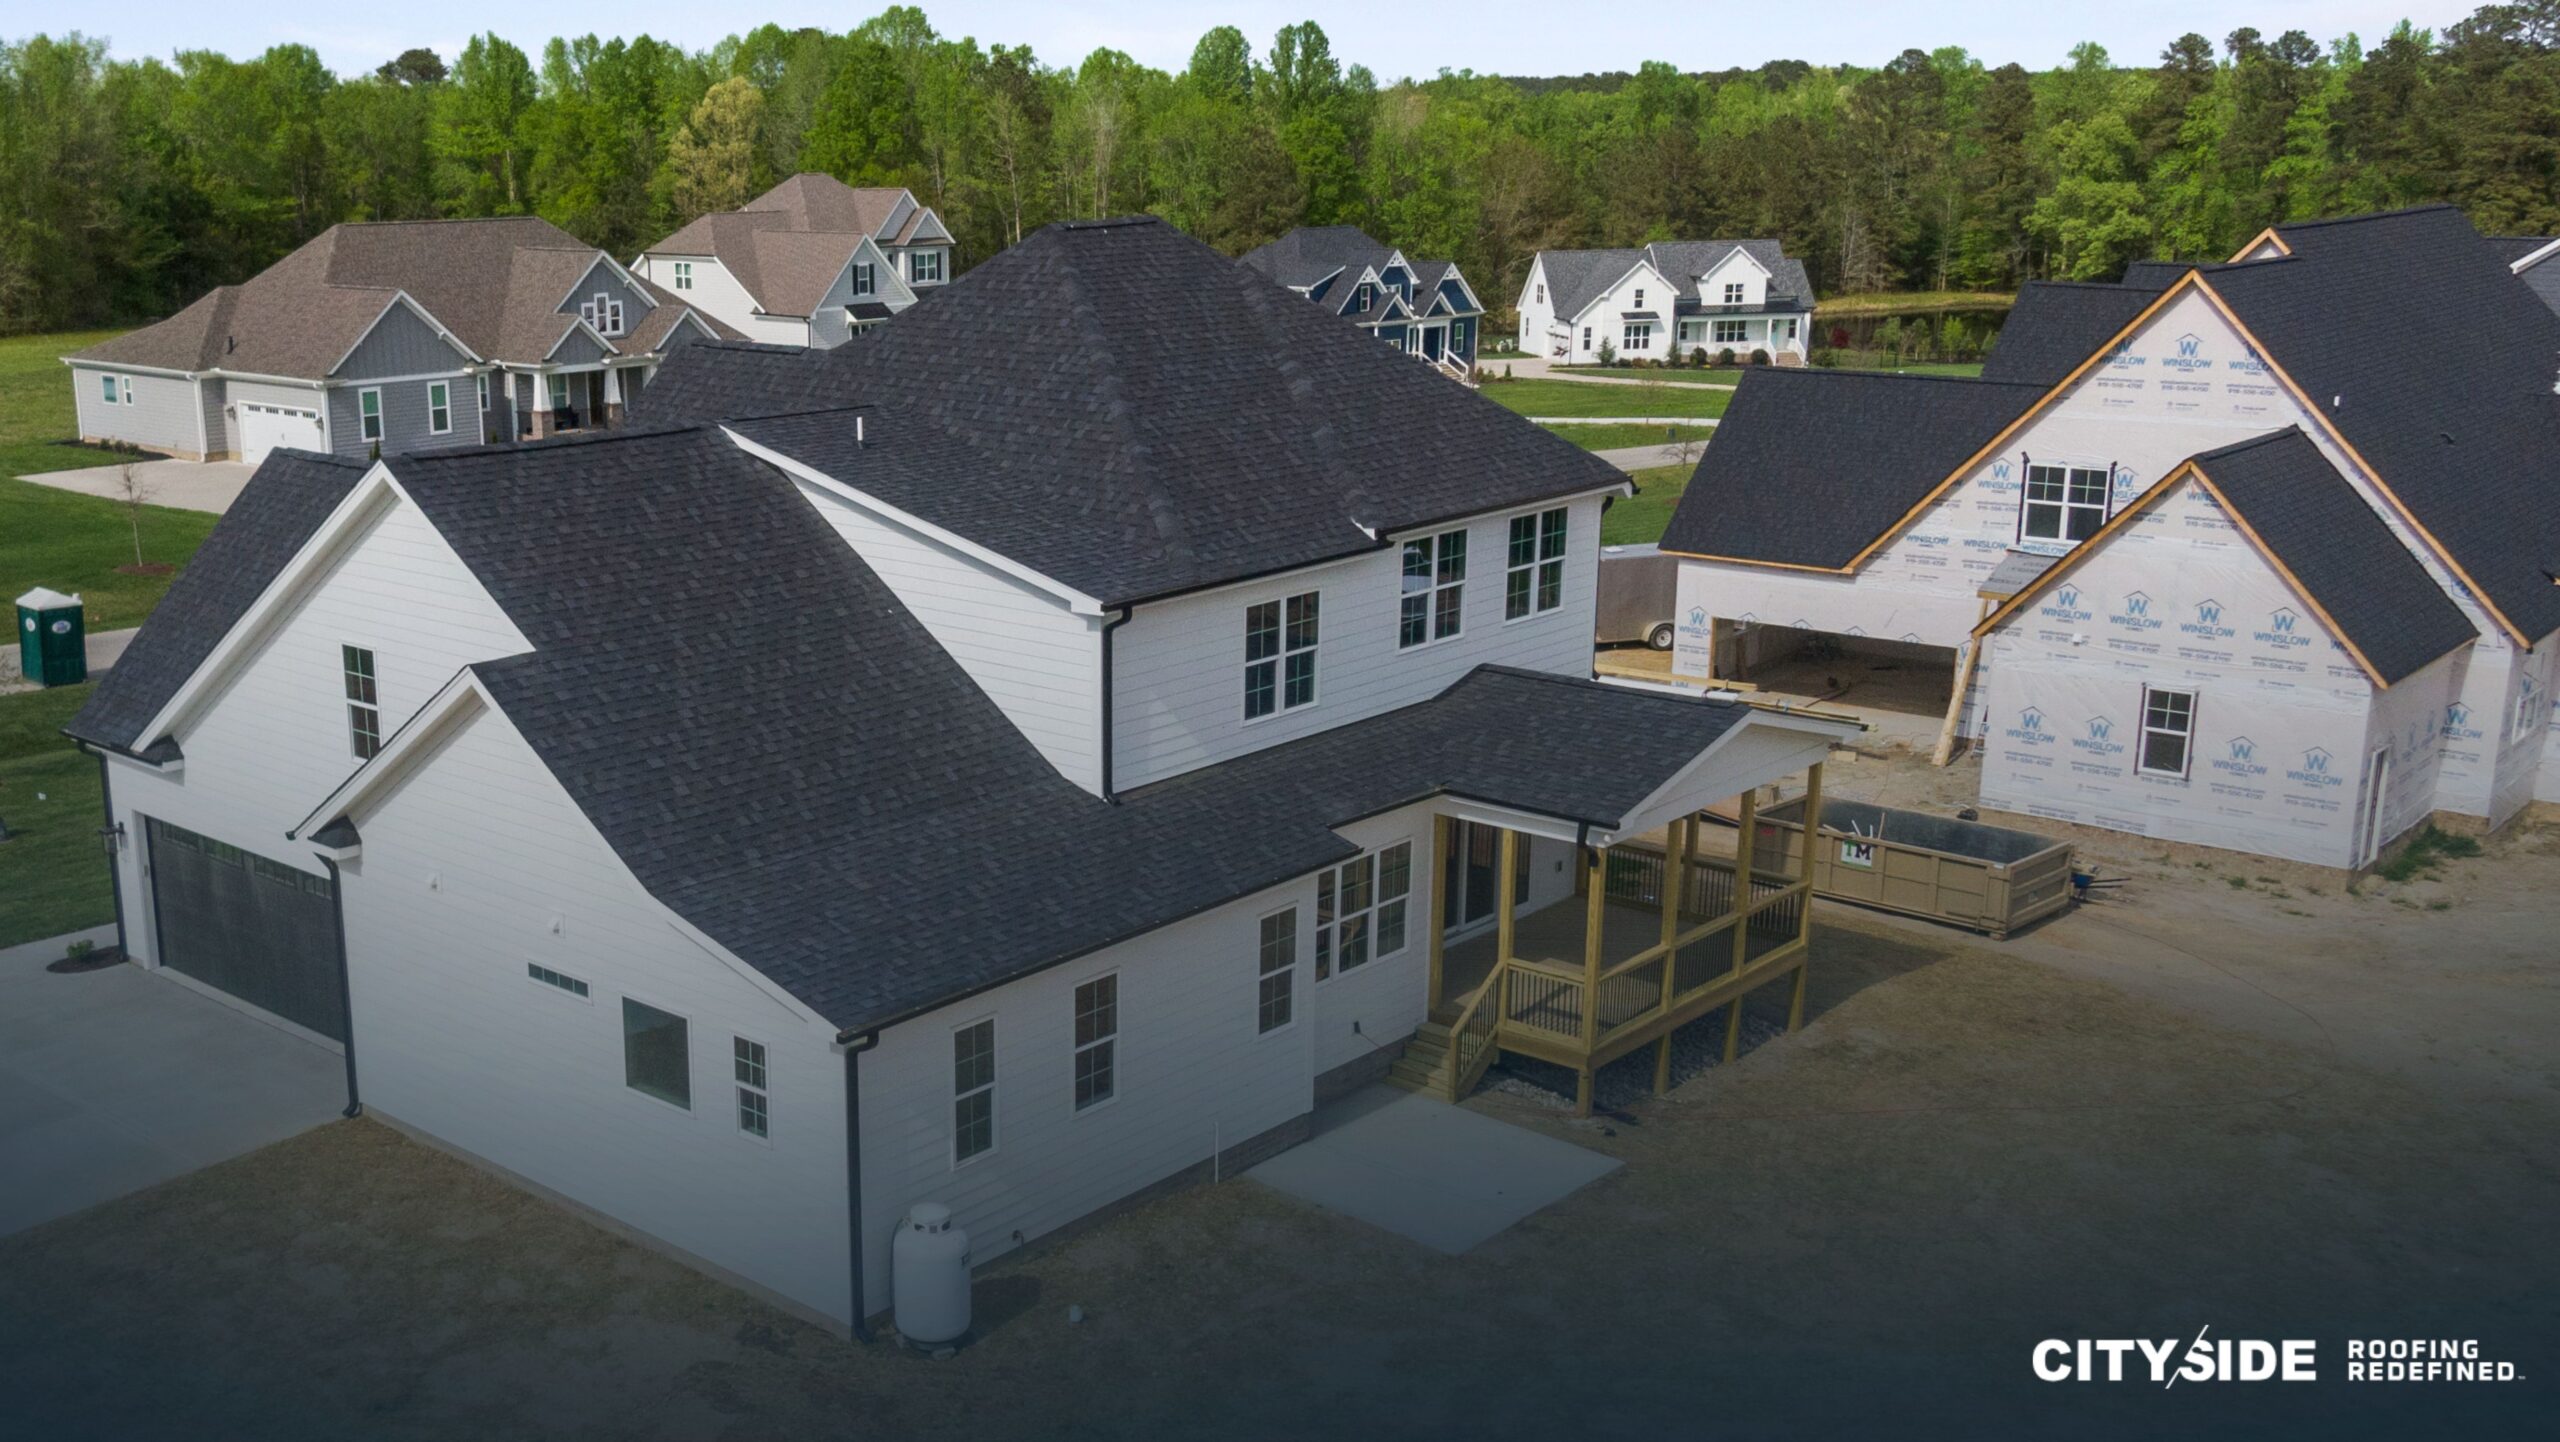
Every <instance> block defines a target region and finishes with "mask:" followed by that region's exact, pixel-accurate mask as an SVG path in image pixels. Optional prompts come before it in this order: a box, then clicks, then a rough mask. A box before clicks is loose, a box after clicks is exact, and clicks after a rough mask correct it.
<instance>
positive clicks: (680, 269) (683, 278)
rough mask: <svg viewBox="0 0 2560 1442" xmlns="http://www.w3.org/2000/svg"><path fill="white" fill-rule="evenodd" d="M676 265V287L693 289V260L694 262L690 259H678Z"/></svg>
mask: <svg viewBox="0 0 2560 1442" xmlns="http://www.w3.org/2000/svg"><path fill="white" fill-rule="evenodd" d="M675 265H676V289H678V290H691V289H693V262H692V261H689V260H680V261H677V262H676V263H675Z"/></svg>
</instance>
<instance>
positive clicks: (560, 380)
mask: <svg viewBox="0 0 2560 1442" xmlns="http://www.w3.org/2000/svg"><path fill="white" fill-rule="evenodd" d="M551 408H552V409H553V410H555V411H565V410H567V409H568V408H569V378H568V377H567V376H565V375H562V374H560V373H559V372H557V371H554V372H552V374H551Z"/></svg>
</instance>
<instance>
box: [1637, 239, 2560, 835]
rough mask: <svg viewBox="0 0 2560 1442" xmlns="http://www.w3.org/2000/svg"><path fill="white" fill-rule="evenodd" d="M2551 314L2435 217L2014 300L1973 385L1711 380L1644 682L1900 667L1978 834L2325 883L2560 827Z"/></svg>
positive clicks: (1672, 531)
mask: <svg viewBox="0 0 2560 1442" xmlns="http://www.w3.org/2000/svg"><path fill="white" fill-rule="evenodd" d="M2556 373H2560V315H2555V313H2554V312H2553V311H2552V310H2551V309H2550V308H2548V307H2546V306H2544V305H2542V304H2540V303H2538V302H2537V301H2536V300H2535V298H2534V296H2533V295H2532V294H2531V293H2529V291H2528V290H2527V289H2526V286H2525V284H2524V282H2523V281H2522V280H2521V279H2520V278H2519V276H2518V274H2517V273H2516V272H2515V270H2514V269H2513V268H2512V262H2511V261H2510V260H2509V259H2508V258H2507V257H2506V256H2505V255H2503V254H2501V253H2499V252H2498V251H2497V250H2496V249H2494V248H2493V247H2492V246H2491V245H2489V244H2488V243H2486V242H2484V241H2483V240H2482V238H2481V237H2480V236H2479V235H2478V234H2477V233H2476V232H2474V231H2473V230H2472V228H2471V226H2470V224H2469V223H2468V222H2467V221H2465V220H2464V219H2463V217H2462V216H2461V215H2460V213H2459V212H2456V211H2454V210H2452V209H2450V208H2448V207H2441V206H2439V207H2428V208H2423V209H2419V210H2412V211H2398V212H2391V213H2388V214H2383V215H2374V216H2361V217H2355V218H2351V219H2346V220H2338V221H2326V222H2316V223H2309V224H2302V225H2286V226H2280V227H2277V228H2275V229H2274V230H2271V231H2268V232H2267V233H2265V234H2264V235H2262V236H2260V237H2258V238H2257V239H2256V240H2253V241H2252V242H2251V243H2250V244H2249V246H2248V247H2246V248H2245V249H2244V250H2243V251H2242V252H2241V254H2240V256H2239V257H2237V258H2235V259H2234V260H2233V261H2231V262H2229V263H2226V264H2221V265H2206V266H2184V265H2166V264H2160V263H2146V264H2143V265H2139V266H2136V267H2135V268H2134V269H2133V271H2132V272H2131V273H2129V274H2128V276H2127V277H2126V280H2125V282H2124V283H2122V284H2118V285H2047V284H2037V285H2030V286H2029V287H2028V288H2027V290H2026V292H2025V293H2024V294H2022V295H2021V296H2020V298H2019V303H2018V306H2017V309H2016V310H2015V311H2014V312H2013V314H2012V316H2011V318H2010V321H2009V323H2008V325H2007V327H2006V328H2005V329H2004V330H2003V332H2002V334H2001V337H2000V341H1999V344H1998V346H1997V348H1996V349H1995V350H1994V352H1993V354H1992V357H1991V360H1990V362H1989V364H1988V365H1987V366H1986V367H1985V369H1984V372H1983V376H1982V378H1981V379H1980V380H1932V379H1917V378H1911V377H1901V376H1888V375H1849V374H1841V373H1825V372H1808V373H1803V374H1787V375H1773V374H1763V375H1755V376H1751V377H1746V378H1745V380H1744V383H1743V385H1742V387H1741V389H1740V390H1739V391H1738V392H1737V393H1736V395H1735V397H1734V403H1733V406H1732V407H1731V409H1730V410H1729V411H1728V412H1727V413H1726V415H1725V417H1724V424H1723V425H1722V426H1721V427H1719V428H1718V430H1717V432H1716V444H1715V446H1714V447H1713V448H1712V450H1711V452H1710V454H1709V455H1708V456H1707V458H1706V459H1705V460H1704V461H1703V462H1701V463H1700V465H1699V467H1698V471H1697V474H1696V476H1695V477H1694V478H1693V479H1692V481H1691V484H1690V487H1689V490H1688V492H1687V494H1686V495H1685V496H1684V498H1683V500H1682V503H1681V506H1680V509H1679V511H1678V513H1677V514H1676V515H1675V516H1674V518H1673V520H1672V523H1671V525H1670V527H1669V530H1668V532H1667V533H1666V535H1665V536H1664V540H1663V545H1664V549H1665V550H1670V551H1676V552H1679V553H1681V554H1683V555H1684V556H1685V557H1686V560H1685V561H1684V563H1683V565H1682V568H1681V580H1680V594H1679V608H1678V613H1679V623H1680V626H1679V636H1678V640H1677V647H1676V652H1675V667H1676V669H1678V670H1679V671H1680V672H1682V673H1683V674H1686V675H1689V676H1692V677H1706V676H1710V675H1715V676H1725V677H1733V678H1737V679H1741V678H1747V677H1748V676H1749V675H1750V674H1751V672H1752V670H1753V669H1754V668H1755V667H1757V666H1760V665H1763V664H1766V663H1768V662H1770V661H1772V660H1775V659H1779V658H1782V657H1784V656H1786V655H1788V654H1790V653H1792V652H1794V651H1796V650H1798V649H1800V648H1802V647H1805V646H1807V645H1822V646H1826V647H1841V648H1845V649H1849V650H1859V649H1870V650H1872V649H1878V648H1882V649H1891V650H1895V651H1896V652H1897V654H1899V655H1905V656H1909V655H1934V656H1935V657H1938V658H1941V664H1947V665H1949V667H1950V670H1951V673H1952V675H1953V676H1954V678H1955V679H1954V682H1953V685H1952V687H1951V694H1950V698H1949V707H1950V709H1949V715H1948V719H1947V727H1948V735H1949V737H1950V739H1951V740H1961V741H1972V742H1978V743H1979V744H1980V746H1981V748H1982V752H1983V781H1982V790H1983V799H1984V800H1985V802H1986V803H1988V804H1991V805H1995V806H1999V807H2002V808H2004V809H2008V810H2012V811H2021V812H2026V813H2029V814H2033V815H2038V816H2045V817H2051V818H2055V819H2059V820H2065V821H2073V822H2080V823H2084V824H2088V825H2095V826H2103V827H2109V828H2113V829H2117V830H2123V831H2131V832H2135V833H2138V834H2142V835H2149V836H2159V837H2164V838H2169V839H2175V840H2183V841H2197V842H2204V843H2207V844H2211V845H2218V846H2226V847H2232V848H2235V849H2239V850H2245V851H2255V852H2259V853H2262V854H2267V855H2274V856H2284V857H2291V858H2294V859H2297V860H2303V861H2310V862H2316V863H2320V864H2325V865H2330V866H2338V867H2359V866H2364V865H2367V864H2370V863H2371V862H2372V861H2373V860H2374V859H2375V858H2376V857H2377V856H2378V855H2379V854H2380V853H2381V852H2382V850H2383V849H2384V848H2385V847H2386V846H2388V844H2389V843H2390V842H2391V840H2392V839H2393V838H2394V837H2396V836H2399V835H2402V834H2405V833H2406V832H2407V831H2408V830H2409V829H2410V828H2412V827H2414V826H2417V825H2419V824H2421V823H2424V822H2425V821H2427V820H2428V819H2429V818H2431V817H2434V818H2439V819H2444V820H2448V821H2455V822H2461V823H2466V824H2468V825H2470V826H2472V827H2475V828H2476V827H2482V826H2487V827H2496V826H2500V825H2504V824H2505V823H2506V822H2508V821H2510V820H2512V819H2513V818H2515V817H2516V816H2518V815H2519V814H2521V813H2522V812H2523V811H2524V810H2525V809H2526V807H2527V806H2528V805H2529V804H2531V803H2532V802H2534V801H2536V800H2541V801H2546V802H2548V801H2555V800H2560V739H2555V733H2554V730H2553V727H2552V714H2553V712H2552V698H2553V696H2554V693H2555V687H2560V659H2555V656H2560V585H2555V584H2554V580H2553V578H2554V576H2555V575H2560V508H2554V507H2553V506H2551V505H2550V504H2549V503H2548V500H2547V497H2548V494H2549V490H2550V480H2551V477H2552V475H2553V474H2554V473H2555V470H2560V396H2555V395H2554V394H2553V380H2554V376H2555V374H2556Z"/></svg>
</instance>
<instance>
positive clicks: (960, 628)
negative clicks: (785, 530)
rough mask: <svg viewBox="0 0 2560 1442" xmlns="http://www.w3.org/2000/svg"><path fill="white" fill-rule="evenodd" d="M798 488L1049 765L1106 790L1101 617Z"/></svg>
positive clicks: (873, 515)
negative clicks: (1072, 608)
mask: <svg viewBox="0 0 2560 1442" xmlns="http://www.w3.org/2000/svg"><path fill="white" fill-rule="evenodd" d="M800 491H801V494H802V495H803V496H805V497H807V498H808V500H809V503H810V504H811V505H813V506H815V507H817V508H818V514H819V515H821V516H823V517H825V518H826V520H827V523H828V524H829V525H832V526H834V527H835V528H836V532H837V534H839V535H841V536H843V537H844V539H845V542H846V544H848V545H850V546H852V547H853V549H854V551H855V553H856V554H858V555H860V556H861V557H862V559H863V561H864V563H865V564H867V565H869V566H870V567H871V569H872V570H873V571H874V572H876V573H877V574H878V575H879V577H880V579H881V580H882V581H884V582H886V583H887V585H888V587H889V589H890V590H892V591H894V592H896V593H897V597H898V600H899V601H900V602H901V603H902V604H904V605H905V606H906V608H907V610H908V611H910V612H912V613H913V614H914V615H915V618H916V619H917V620H918V621H921V622H922V623H924V627H925V629H926V630H928V631H930V632H932V633H933V638H934V639H935V640H936V641H939V642H941V643H942V649H944V650H945V651H948V652H949V653H951V656H952V659H954V660H956V661H958V662H959V663H960V667H961V669H962V670H964V671H966V672H968V673H969V678H970V679H971V680H973V681H976V682H977V683H978V688H979V689H980V690H982V691H984V692H986V693H987V697H988V699H990V700H992V701H994V702H995V703H996V705H997V706H998V707H999V708H1001V709H1002V710H1003V712H1004V714H1005V717H1006V719H1008V720H1010V721H1011V722H1013V724H1014V726H1015V727H1016V728H1018V729H1019V730H1020V731H1021V732H1022V734H1023V735H1024V736H1025V737H1028V738H1029V739H1030V741H1031V744H1032V745H1034V746H1036V747H1038V748H1040V754H1041V755H1043V756H1045V757H1047V758H1048V759H1049V764H1050V765H1052V766H1055V767H1057V768H1058V771H1059V773H1060V774H1061V775H1063V776H1065V777H1066V778H1067V779H1068V780H1070V781H1073V782H1074V783H1076V784H1077V785H1078V786H1082V787H1084V788H1085V789H1086V790H1088V791H1099V790H1100V789H1101V785H1102V777H1101V756H1102V751H1101V739H1100V738H1101V733H1102V687H1101V676H1102V645H1101V639H1100V637H1101V632H1100V626H1101V622H1100V620H1098V619H1096V618H1092V617H1086V616H1079V615H1076V614H1074V613H1073V612H1071V611H1069V610H1068V609H1067V608H1066V605H1065V603H1063V602H1061V601H1058V600H1056V599H1055V598H1053V597H1050V596H1048V595H1045V594H1042V593H1041V592H1038V591H1035V590H1033V589H1032V588H1030V587H1028V586H1026V585H1024V584H1022V583H1021V582H1020V581H1017V580H1015V579H1013V578H1012V577H1010V576H1007V575H1005V574H1003V573H1002V572H1000V571H997V570H996V569H995V568H993V567H991V566H988V565H986V564H984V563H982V562H979V561H975V560H972V559H970V558H969V557H967V556H964V555H962V554H960V553H959V552H957V551H955V550H953V549H951V548H950V547H949V546H946V545H943V544H942V543H940V542H938V541H934V540H932V539H930V538H928V537H926V536H923V535H921V534H919V533H917V532H916V531H914V530H911V529H909V528H908V527H905V526H902V525H900V524H898V523H897V522H895V521H893V520H891V519H889V518H888V517H886V516H884V515H882V514H880V513H879V512H877V511H873V510H871V509H868V508H866V507H862V506H858V505H856V504H854V503H853V502H851V501H848V500H845V499H844V498H842V497H841V496H838V495H835V494H833V493H832V492H829V491H825V490H822V489H820V488H818V487H816V486H812V485H808V484H805V483H803V484H802V485H801V487H800Z"/></svg>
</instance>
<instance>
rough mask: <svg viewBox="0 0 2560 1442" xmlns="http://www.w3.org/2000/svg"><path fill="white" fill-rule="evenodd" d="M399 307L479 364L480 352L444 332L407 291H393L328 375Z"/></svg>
mask: <svg viewBox="0 0 2560 1442" xmlns="http://www.w3.org/2000/svg"><path fill="white" fill-rule="evenodd" d="M399 305H405V306H407V307H408V308H409V310H410V313H411V314H414V315H415V316H417V318H418V319H420V320H422V321H425V322H426V323H427V328H428V329H430V330H432V331H434V332H435V333H436V338H437V339H439V340H441V341H443V342H444V343H445V344H446V345H449V346H451V347H453V348H454V349H455V350H458V351H460V352H462V354H463V355H464V357H465V358H467V359H468V360H470V361H471V362H472V363H473V364H474V365H477V364H479V363H480V362H481V360H482V356H481V354H480V352H478V351H476V350H473V349H472V348H471V347H469V346H467V345H464V344H463V343H462V337H460V336H458V335H455V334H454V333H453V332H452V331H449V330H446V329H445V328H444V322H443V321H440V320H438V319H436V318H435V317H434V316H433V315H430V314H429V313H428V312H427V308H426V307H425V306H422V305H420V304H418V303H417V302H416V301H414V300H411V299H410V298H409V293H408V292H407V291H405V290H395V291H393V292H392V293H391V299H389V300H387V301H385V302H383V305H382V309H380V310H378V311H376V312H374V316H373V320H372V321H371V323H369V324H367V325H366V326H365V328H364V329H363V330H362V331H360V332H358V333H357V335H356V338H355V339H354V340H353V341H351V342H349V343H348V345H347V348H346V349H345V350H344V351H342V352H340V353H339V356H338V358H337V359H336V360H334V361H331V362H330V363H329V372H328V373H329V374H330V375H332V376H334V375H336V374H337V373H338V367H340V366H342V365H345V364H346V363H347V357H348V356H351V355H354V354H355V353H356V348H357V347H359V346H361V345H363V344H364V343H365V341H366V340H367V339H368V338H370V337H371V336H372V335H373V333H374V332H375V331H377V330H379V329H381V328H382V318H383V317H384V316H387V315H389V314H391V308H392V307H393V306H399Z"/></svg>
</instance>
